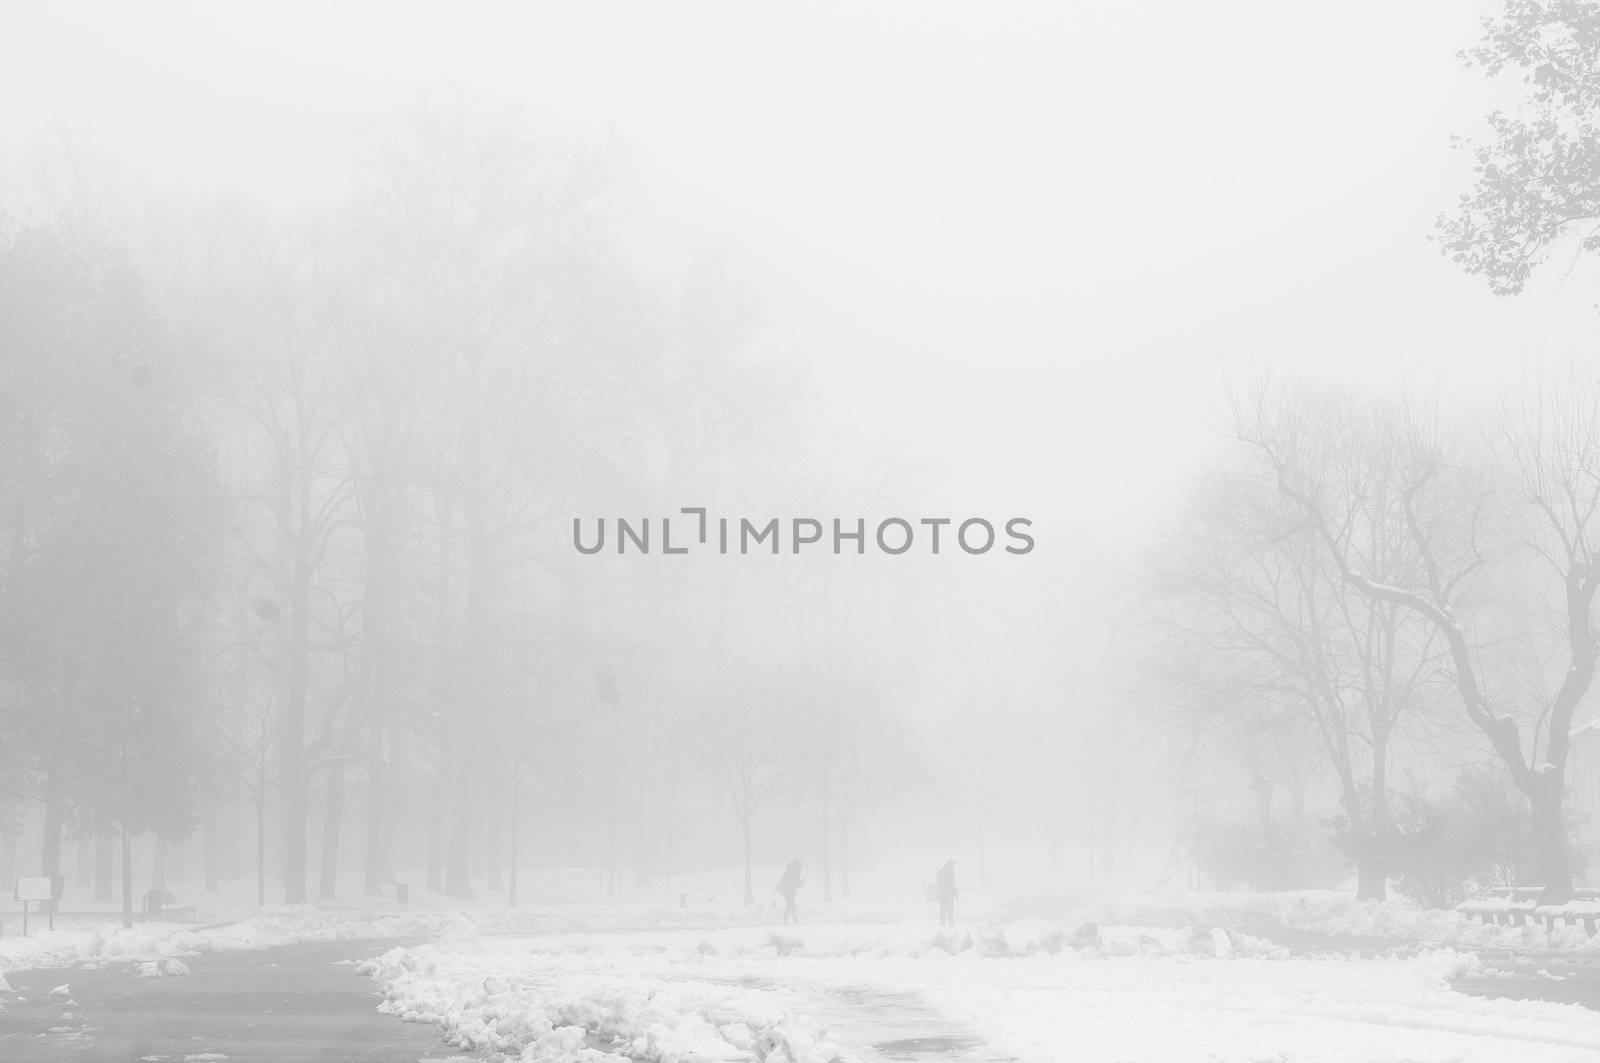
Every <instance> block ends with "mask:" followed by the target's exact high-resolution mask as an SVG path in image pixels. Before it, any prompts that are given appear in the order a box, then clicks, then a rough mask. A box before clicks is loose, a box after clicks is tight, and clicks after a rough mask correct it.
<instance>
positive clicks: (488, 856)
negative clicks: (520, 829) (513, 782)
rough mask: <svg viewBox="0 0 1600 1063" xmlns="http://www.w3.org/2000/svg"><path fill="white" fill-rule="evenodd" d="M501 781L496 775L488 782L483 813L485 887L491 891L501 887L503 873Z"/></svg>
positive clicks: (503, 816)
mask: <svg viewBox="0 0 1600 1063" xmlns="http://www.w3.org/2000/svg"><path fill="white" fill-rule="evenodd" d="M501 789H502V787H501V780H500V777H499V775H498V774H496V775H495V776H494V777H493V778H492V779H490V780H489V800H488V801H487V806H488V807H486V808H485V809H484V813H483V863H484V871H485V874H486V876H487V881H486V882H485V883H484V885H485V887H486V888H488V889H492V890H497V889H500V888H501V887H502V885H503V883H502V879H501V876H502V874H503V873H504V871H505V866H504V862H503V860H502V854H501V851H500V842H501V835H502V834H503V833H504V831H505V814H504V811H503V809H502V807H501V803H500V798H501Z"/></svg>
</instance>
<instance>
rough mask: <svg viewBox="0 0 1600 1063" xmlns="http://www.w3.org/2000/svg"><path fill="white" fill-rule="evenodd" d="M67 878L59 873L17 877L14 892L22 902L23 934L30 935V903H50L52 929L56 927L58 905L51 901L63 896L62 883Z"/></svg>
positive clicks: (16, 898) (15, 896) (13, 897)
mask: <svg viewBox="0 0 1600 1063" xmlns="http://www.w3.org/2000/svg"><path fill="white" fill-rule="evenodd" d="M64 881H65V880H64V879H62V878H61V876H59V875H57V876H56V877H54V878H52V877H50V876H49V875H32V876H28V877H24V878H19V879H17V886H16V890H15V891H14V893H13V894H12V899H13V900H18V901H21V902H22V936H23V937H27V936H28V904H29V902H32V901H39V902H41V903H44V904H49V905H50V929H51V930H54V929H55V928H56V906H55V905H54V904H51V903H50V902H52V901H55V900H58V899H59V898H60V897H61V884H62V883H63V882H64Z"/></svg>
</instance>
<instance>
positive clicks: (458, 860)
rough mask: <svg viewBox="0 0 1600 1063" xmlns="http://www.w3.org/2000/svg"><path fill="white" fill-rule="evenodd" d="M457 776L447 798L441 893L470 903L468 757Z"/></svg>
mask: <svg viewBox="0 0 1600 1063" xmlns="http://www.w3.org/2000/svg"><path fill="white" fill-rule="evenodd" d="M460 759H461V761H462V763H461V766H460V769H459V770H458V771H457V772H456V778H455V792H454V793H452V794H451V795H450V838H449V842H448V845H447V847H446V849H445V863H444V891H445V893H446V894H448V895H449V896H451V897H459V898H461V899H462V900H471V899H472V880H471V878H470V877H469V876H468V873H467V871H468V867H467V861H468V859H469V857H470V855H471V848H470V845H471V838H472V827H473V823H472V819H473V817H472V812H471V809H472V805H473V801H472V797H473V793H472V769H471V768H470V767H469V766H468V765H467V763H466V761H467V760H468V759H469V758H467V757H462V758H460Z"/></svg>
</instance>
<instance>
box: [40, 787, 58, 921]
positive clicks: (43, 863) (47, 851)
mask: <svg viewBox="0 0 1600 1063" xmlns="http://www.w3.org/2000/svg"><path fill="white" fill-rule="evenodd" d="M39 868H40V870H41V872H42V873H43V874H45V875H48V876H51V877H52V878H53V877H54V876H56V875H59V874H61V802H59V801H56V800H50V801H47V802H45V806H44V830H43V833H42V835H41V837H40V839H39ZM49 905H50V908H49V911H52V912H53V911H55V910H56V902H55V901H50V902H49Z"/></svg>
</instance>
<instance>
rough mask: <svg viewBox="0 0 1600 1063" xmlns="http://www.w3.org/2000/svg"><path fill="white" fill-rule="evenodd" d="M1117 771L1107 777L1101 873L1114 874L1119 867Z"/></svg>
mask: <svg viewBox="0 0 1600 1063" xmlns="http://www.w3.org/2000/svg"><path fill="white" fill-rule="evenodd" d="M1118 777H1119V776H1118V775H1117V773H1116V772H1114V771H1113V772H1108V773H1107V777H1106V791H1105V808H1104V813H1105V814H1104V815H1103V816H1102V817H1101V820H1100V873H1101V874H1103V875H1110V874H1114V873H1115V872H1116V869H1117V864H1116V859H1115V858H1116V853H1117V830H1116V826H1117V779H1118Z"/></svg>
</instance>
